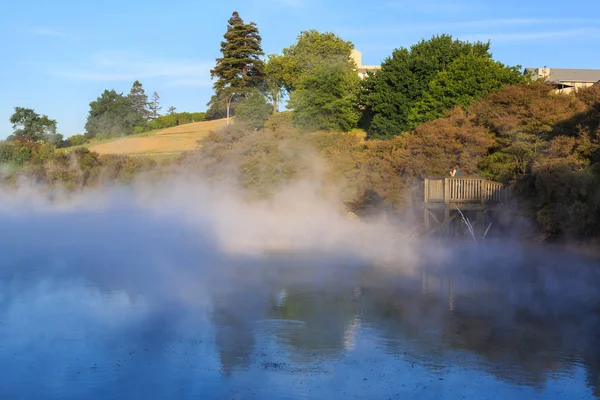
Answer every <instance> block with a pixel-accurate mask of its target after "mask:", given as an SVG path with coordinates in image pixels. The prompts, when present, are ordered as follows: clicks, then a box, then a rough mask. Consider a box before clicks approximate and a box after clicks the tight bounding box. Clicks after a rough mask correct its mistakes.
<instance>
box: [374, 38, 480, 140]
mask: <svg viewBox="0 0 600 400" xmlns="http://www.w3.org/2000/svg"><path fill="white" fill-rule="evenodd" d="M489 47H490V44H489V43H481V42H476V43H469V42H462V41H459V40H453V39H452V36H449V35H440V36H434V37H433V38H431V39H430V40H427V41H425V40H422V41H420V42H419V43H417V44H415V45H414V46H412V47H411V48H410V49H405V48H400V49H396V50H394V52H393V53H392V56H391V57H388V58H387V59H386V60H385V61H384V62H383V64H382V66H381V70H379V71H376V72H375V73H371V74H370V75H369V76H368V77H367V79H365V81H364V83H363V96H362V103H363V106H364V108H365V111H366V114H367V117H368V118H367V119H368V121H369V126H368V129H367V131H368V134H369V137H370V138H381V139H386V138H390V137H393V136H397V135H400V134H402V133H403V132H406V131H408V130H410V129H412V128H414V127H415V124H416V121H414V122H412V121H411V120H410V119H409V115H410V113H411V110H412V109H413V107H414V105H415V104H416V103H417V102H419V101H420V100H421V99H422V98H423V96H424V93H425V92H427V90H428V89H429V85H430V84H431V82H432V81H433V80H434V79H435V77H436V76H437V74H438V73H440V72H444V71H446V70H448V68H449V67H450V66H451V65H452V63H453V62H454V61H455V60H456V59H457V58H459V57H460V56H461V55H462V56H465V55H470V56H472V57H476V58H478V57H482V58H487V59H491V54H490V53H489ZM413 120H414V118H413Z"/></svg>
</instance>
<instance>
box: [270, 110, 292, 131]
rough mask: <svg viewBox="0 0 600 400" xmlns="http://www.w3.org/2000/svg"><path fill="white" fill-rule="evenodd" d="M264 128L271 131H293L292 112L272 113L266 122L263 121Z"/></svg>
mask: <svg viewBox="0 0 600 400" xmlns="http://www.w3.org/2000/svg"><path fill="white" fill-rule="evenodd" d="M265 128H267V129H268V130H270V131H271V132H273V133H283V132H290V131H293V130H294V127H293V126H292V112H291V111H282V112H277V113H274V114H272V115H271V116H270V117H269V119H268V120H267V122H265Z"/></svg>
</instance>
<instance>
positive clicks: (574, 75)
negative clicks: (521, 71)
mask: <svg viewBox="0 0 600 400" xmlns="http://www.w3.org/2000/svg"><path fill="white" fill-rule="evenodd" d="M525 71H526V72H532V73H534V74H535V73H536V72H537V71H538V68H526V69H525ZM548 71H549V72H550V75H548V81H550V82H590V83H591V82H598V81H600V69H570V68H548Z"/></svg>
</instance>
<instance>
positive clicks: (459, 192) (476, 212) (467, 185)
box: [423, 177, 508, 235]
mask: <svg viewBox="0 0 600 400" xmlns="http://www.w3.org/2000/svg"><path fill="white" fill-rule="evenodd" d="M423 193H424V197H423V210H424V227H425V233H426V234H431V233H433V232H436V231H439V232H442V233H445V234H457V232H458V233H459V232H461V231H463V233H464V229H467V226H466V224H463V221H462V220H463V217H464V218H465V219H467V220H468V221H469V223H471V225H472V227H473V228H474V230H475V233H477V234H479V235H484V234H485V232H487V230H489V227H490V225H489V224H490V222H489V221H487V220H486V212H488V214H489V211H490V210H491V209H492V208H493V207H495V206H497V205H499V204H501V203H504V202H505V201H506V200H507V196H508V190H507V187H506V186H505V185H503V184H502V183H499V182H494V181H490V180H488V179H483V178H446V177H434V178H426V179H425V180H424V182H423ZM461 213H462V214H461ZM463 225H464V226H463ZM452 228H453V229H452ZM456 228H458V229H456Z"/></svg>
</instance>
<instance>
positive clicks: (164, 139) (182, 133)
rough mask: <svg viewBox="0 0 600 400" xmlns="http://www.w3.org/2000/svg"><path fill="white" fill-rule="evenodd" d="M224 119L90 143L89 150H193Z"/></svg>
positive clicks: (135, 152)
mask: <svg viewBox="0 0 600 400" xmlns="http://www.w3.org/2000/svg"><path fill="white" fill-rule="evenodd" d="M225 124H226V120H225V119H219V120H214V121H203V122H194V123H191V124H185V125H179V126H174V127H172V128H167V129H163V130H160V131H156V132H153V133H151V134H149V135H147V136H133V137H126V138H122V139H117V140H113V141H111V142H108V143H102V144H97V145H92V146H90V147H89V149H90V150H92V151H95V152H98V153H100V154H131V155H143V154H170V153H171V154H172V153H181V152H183V151H187V150H193V149H195V148H196V147H198V144H197V143H196V141H197V140H199V139H202V138H203V137H205V136H206V135H207V134H208V133H209V132H210V131H212V130H216V129H218V128H220V127H222V126H225Z"/></svg>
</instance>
